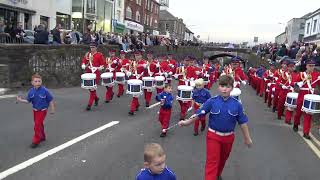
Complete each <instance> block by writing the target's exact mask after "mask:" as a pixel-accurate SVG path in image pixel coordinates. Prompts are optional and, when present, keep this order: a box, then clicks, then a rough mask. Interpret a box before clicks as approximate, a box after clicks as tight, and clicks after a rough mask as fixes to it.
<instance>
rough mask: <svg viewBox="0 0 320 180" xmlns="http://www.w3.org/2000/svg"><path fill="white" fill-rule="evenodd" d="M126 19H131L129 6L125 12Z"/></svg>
mask: <svg viewBox="0 0 320 180" xmlns="http://www.w3.org/2000/svg"><path fill="white" fill-rule="evenodd" d="M126 18H129V19H132V10H131V8H130V7H129V6H128V7H127V10H126Z"/></svg>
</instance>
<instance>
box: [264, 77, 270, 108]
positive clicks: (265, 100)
mask: <svg viewBox="0 0 320 180" xmlns="http://www.w3.org/2000/svg"><path fill="white" fill-rule="evenodd" d="M269 82H270V81H269V80H267V81H265V82H264V85H265V87H264V102H265V103H266V102H267V100H268V95H269V92H267V86H268V83H269Z"/></svg>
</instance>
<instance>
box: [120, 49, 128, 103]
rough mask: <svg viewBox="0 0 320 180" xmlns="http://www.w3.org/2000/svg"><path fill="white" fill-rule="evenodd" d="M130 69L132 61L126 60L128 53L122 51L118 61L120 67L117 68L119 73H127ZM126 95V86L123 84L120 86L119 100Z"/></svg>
mask: <svg viewBox="0 0 320 180" xmlns="http://www.w3.org/2000/svg"><path fill="white" fill-rule="evenodd" d="M129 67H130V60H129V59H127V58H126V53H125V52H124V51H123V50H121V51H120V59H119V61H118V66H117V72H123V73H125V74H126V73H127V72H128V71H129ZM123 93H124V85H123V84H120V83H119V84H118V94H117V97H118V98H119V97H120V96H122V95H123Z"/></svg>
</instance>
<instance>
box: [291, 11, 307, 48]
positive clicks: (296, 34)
mask: <svg viewBox="0 0 320 180" xmlns="http://www.w3.org/2000/svg"><path fill="white" fill-rule="evenodd" d="M305 22H306V20H305V18H304V17H302V18H293V19H291V20H290V21H289V22H288V23H287V27H286V36H287V40H288V41H287V43H288V45H291V44H292V43H293V42H294V41H295V42H302V41H303V36H304V28H305Z"/></svg>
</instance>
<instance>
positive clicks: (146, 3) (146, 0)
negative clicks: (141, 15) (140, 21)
mask: <svg viewBox="0 0 320 180" xmlns="http://www.w3.org/2000/svg"><path fill="white" fill-rule="evenodd" d="M144 5H145V7H144V8H145V9H147V7H148V0H145V4H144Z"/></svg>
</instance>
